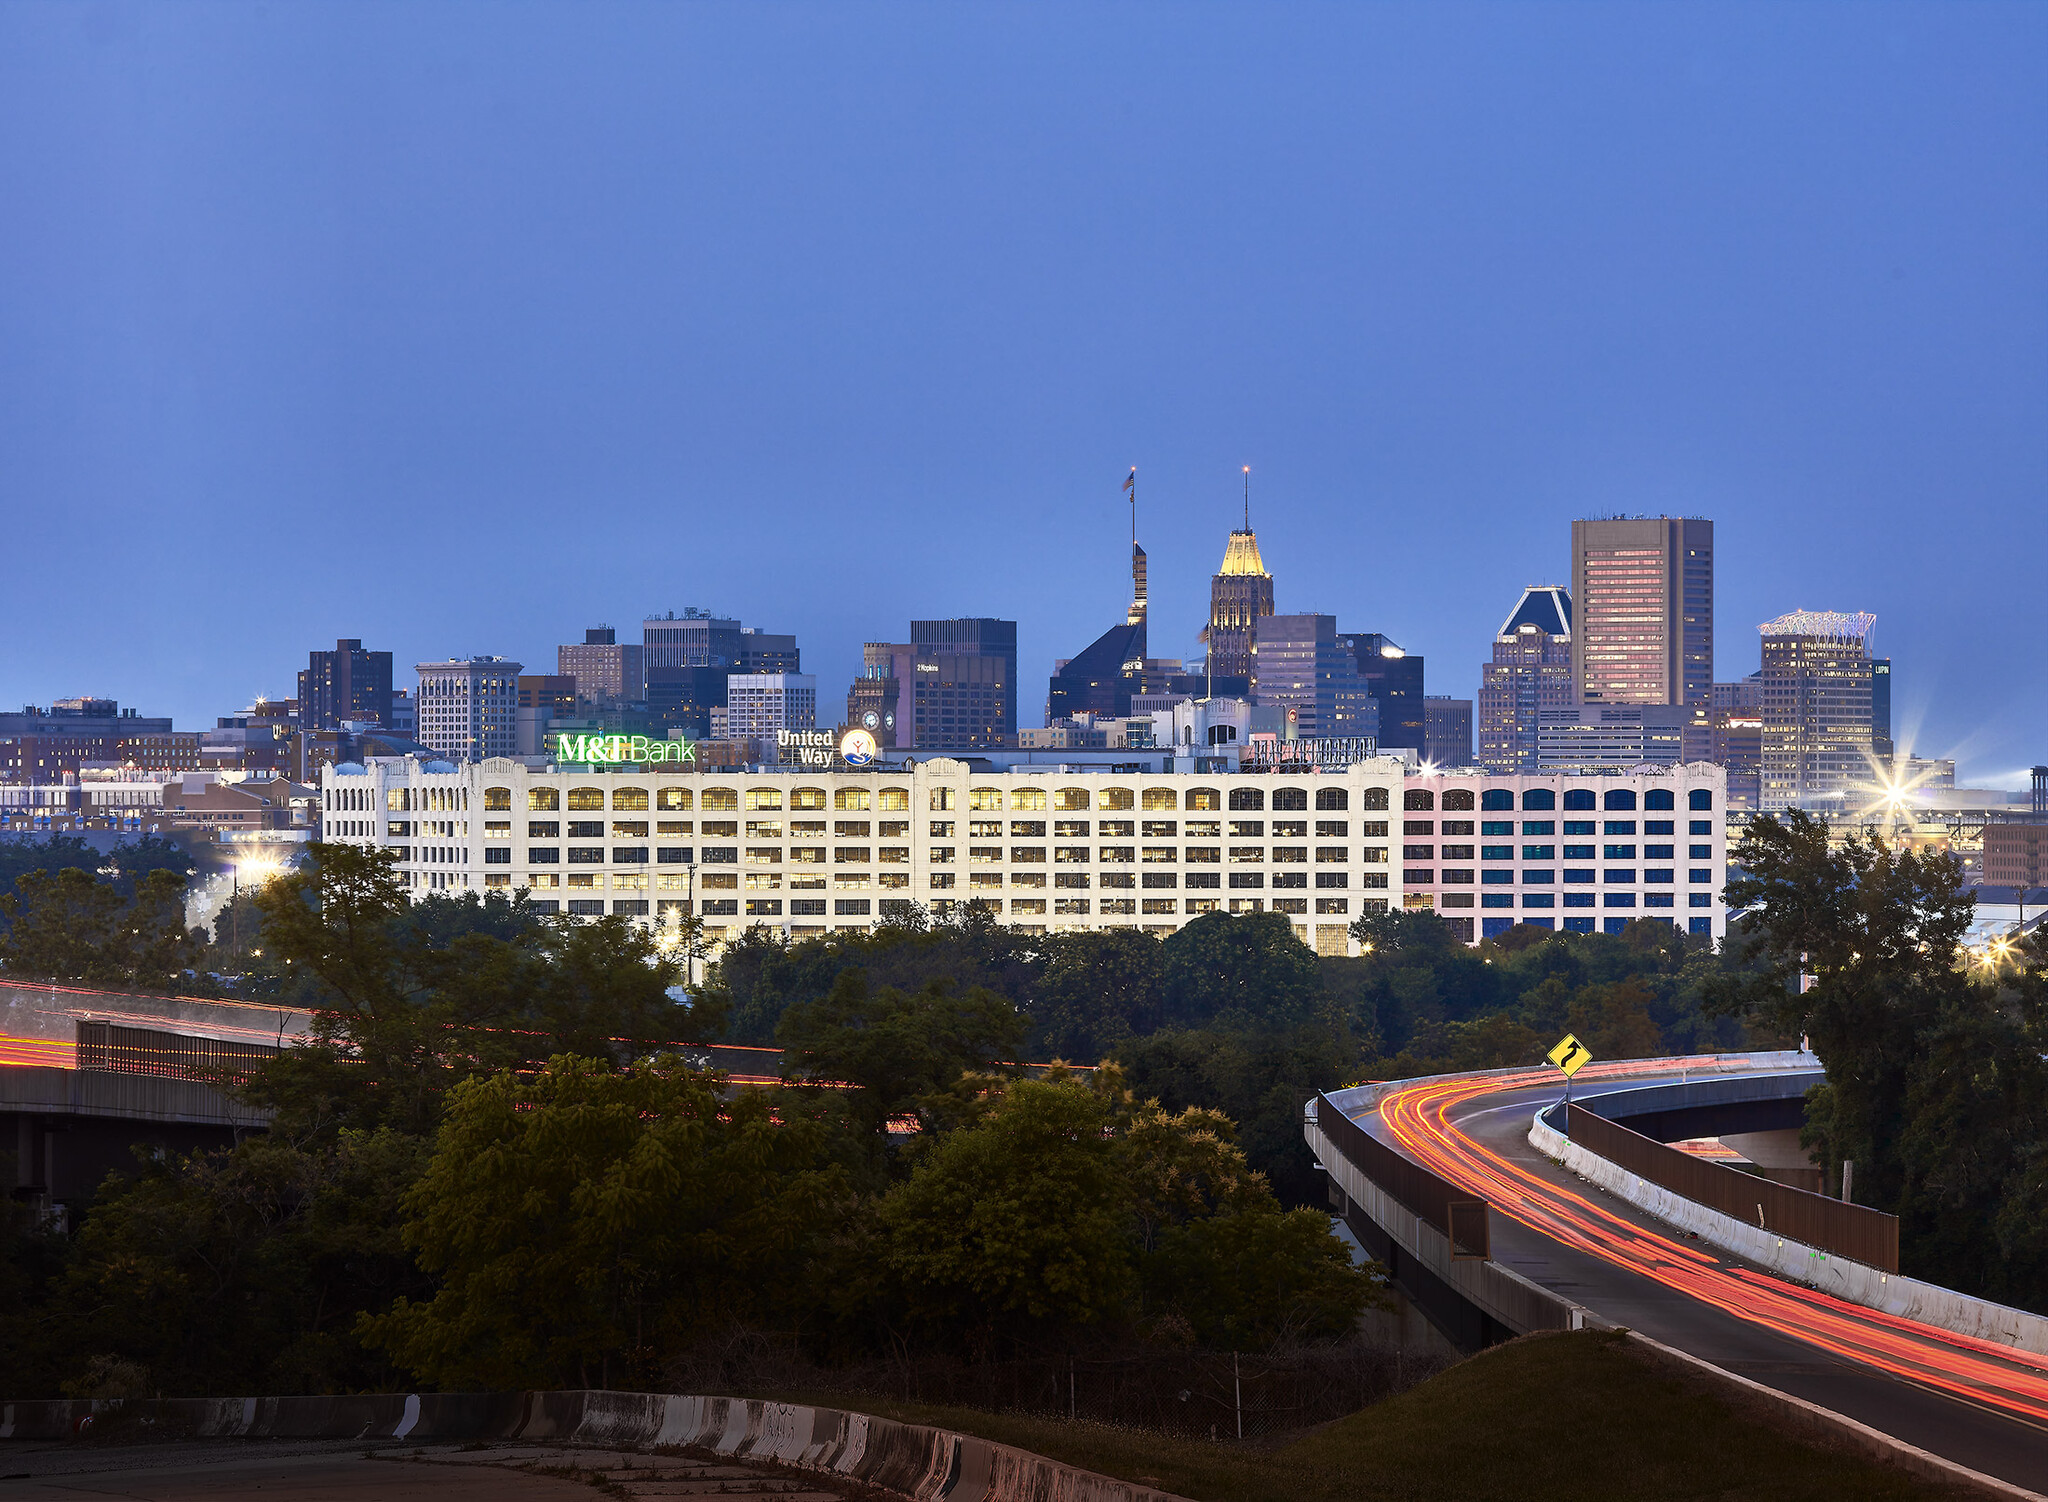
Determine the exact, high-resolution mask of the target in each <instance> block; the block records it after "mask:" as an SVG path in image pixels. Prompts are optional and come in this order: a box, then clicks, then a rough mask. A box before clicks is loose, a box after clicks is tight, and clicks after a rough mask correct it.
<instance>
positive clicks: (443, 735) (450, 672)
mask: <svg viewBox="0 0 2048 1502" xmlns="http://www.w3.org/2000/svg"><path fill="white" fill-rule="evenodd" d="M417 666H418V670H419V675H420V696H419V703H418V706H417V707H416V709H415V711H414V712H415V714H416V716H417V718H418V729H417V731H416V732H415V734H414V739H416V740H417V741H418V742H419V743H420V744H421V745H422V746H428V747H431V748H432V749H434V750H435V751H438V752H439V753H440V754H441V755H443V756H445V757H447V758H448V759H449V760H450V761H482V760H483V759H484V758H485V757H487V756H511V755H513V754H515V753H516V752H517V751H518V749H519V725H518V717H519V675H520V673H521V672H523V671H524V669H523V667H522V666H521V664H519V663H516V662H513V661H512V660H511V659H510V658H505V657H451V658H449V659H448V660H447V661H446V662H422V663H419V664H418V665H417Z"/></svg>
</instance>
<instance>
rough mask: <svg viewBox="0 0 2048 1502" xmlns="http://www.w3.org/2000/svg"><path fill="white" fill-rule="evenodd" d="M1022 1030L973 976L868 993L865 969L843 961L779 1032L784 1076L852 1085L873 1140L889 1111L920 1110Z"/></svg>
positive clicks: (1007, 1047) (1009, 1045)
mask: <svg viewBox="0 0 2048 1502" xmlns="http://www.w3.org/2000/svg"><path fill="white" fill-rule="evenodd" d="M1023 1031H1024V1029H1023V1023H1022V1021H1021V1020H1020V1019H1019V1018H1018V1016H1017V1013H1016V1011H1015V1010H1014V1009H1013V1008H1012V1007H1011V1006H1010V1004H1009V1003H1008V1002H1006V1001H1004V1000H1003V999H1002V998H1001V997H1000V996H997V995H996V994H995V993H994V992H992V991H989V990H986V989H984V988H982V987H980V986H975V987H972V988H970V989H968V990H967V991H965V992H956V991H955V990H954V988H953V987H952V985H951V984H949V983H948V982H945V981H939V980H935V981H932V982H931V983H929V984H928V985H926V986H925V987H924V989H923V990H921V991H918V992H916V993H914V994H911V995H905V994H904V993H903V992H901V991H898V990H896V989H895V988H894V987H884V988H883V989H882V990H880V991H877V992H872V993H871V992H870V991H869V989H868V976H867V972H866V971H865V970H843V971H841V972H840V974H839V978H838V979H837V980H836V981H835V982H834V983H833V986H832V990H831V993H830V994H829V995H827V996H826V997H824V998H823V999H822V1000H819V1001H813V1002H799V1003H797V1004H796V1005H794V1006H791V1007H789V1008H788V1009H787V1010H786V1011H784V1012H783V1014H782V1021H781V1024H780V1026H779V1027H778V1028H777V1030H776V1041H777V1042H778V1043H779V1044H781V1046H782V1049H783V1072H784V1074H785V1075H786V1076H787V1077H788V1078H791V1079H797V1080H803V1081H806V1082H809V1083H811V1084H814V1085H850V1086H852V1087H854V1090H855V1092H856V1094H855V1104H854V1109H853V1114H854V1116H855V1118H856V1120H858V1121H859V1123H860V1124H861V1127H862V1129H863V1130H864V1131H866V1132H867V1133H868V1134H869V1136H870V1138H871V1140H873V1141H874V1142H876V1143H878V1144H879V1142H880V1141H881V1140H882V1139H883V1137H884V1135H885V1134H886V1133H887V1131H888V1127H889V1122H890V1120H891V1119H892V1118H894V1117H900V1116H906V1115H914V1114H918V1113H920V1112H921V1111H922V1109H923V1102H924V1100H925V1098H926V1097H928V1096H931V1095H934V1094H936V1093H937V1092H939V1091H942V1090H944V1089H946V1088H947V1087H948V1086H950V1085H951V1084H953V1082H954V1081H956V1080H958V1079H959V1078H960V1077H961V1075H963V1074H966V1073H968V1072H970V1071H980V1070H986V1069H987V1068H989V1067H990V1066H991V1065H992V1064H994V1063H995V1062H996V1061H997V1060H998V1059H999V1058H1001V1057H1002V1055H1003V1054H1004V1053H1007V1052H1011V1051H1013V1050H1014V1049H1015V1048H1016V1046H1017V1044H1018V1043H1019V1042H1020V1041H1021V1040H1022V1038H1023ZM925 1124H926V1125H929V1124H930V1123H928V1122H927V1123H925Z"/></svg>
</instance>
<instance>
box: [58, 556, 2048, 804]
mask: <svg viewBox="0 0 2048 1502" xmlns="http://www.w3.org/2000/svg"><path fill="white" fill-rule="evenodd" d="M1598 520H1605V521H1617V520H1632V521H1639V522H1664V523H1673V524H1676V523H1682V522H1687V521H1690V522H1693V523H1699V522H1704V523H1705V524H1706V526H1707V535H1708V536H1709V538H1711V535H1712V525H1713V519H1712V518H1697V517H1696V518H1676V517H1661V516H1634V517H1628V518H1622V517H1612V516H1610V517H1605V518H1597V519H1595V518H1574V519H1573V520H1572V522H1571V523H1569V524H1568V526H1567V531H1566V535H1567V537H1568V538H1569V537H1572V536H1576V535H1577V534H1578V532H1579V530H1580V529H1581V528H1583V527H1584V526H1585V525H1586V524H1587V523H1588V522H1589V521H1598ZM1229 535H1230V537H1231V538H1232V539H1235V538H1237V537H1240V536H1242V535H1244V534H1243V533H1242V532H1241V531H1240V530H1239V529H1238V528H1235V527H1233V528H1232V529H1231V532H1230V534H1229ZM1141 542H1142V539H1141ZM1565 553H1566V557H1567V558H1568V559H1569V558H1570V557H1571V556H1572V549H1571V547H1570V546H1567V548H1566V549H1565ZM1140 555H1141V558H1143V557H1144V551H1143V549H1142V547H1141V549H1140ZM1145 561H1147V562H1149V559H1146V560H1145ZM1130 566H1131V564H1130V561H1129V560H1128V559H1126V567H1127V568H1129V567H1130ZM1156 572H1157V571H1156V570H1149V569H1148V570H1147V573H1148V575H1150V576H1151V577H1156ZM1567 572H1570V569H1569V566H1568V568H1567ZM1709 577H1710V581H1711V575H1710V576H1709ZM1150 588H1151V586H1149V585H1148V589H1150ZM1525 588H1526V589H1527V590H1529V591H1540V590H1543V589H1546V588H1547V589H1560V588H1565V589H1566V593H1567V594H1568V593H1569V590H1568V588H1566V587H1565V586H1558V585H1551V586H1540V585H1534V584H1531V585H1528V586H1525ZM1155 592H1156V591H1155ZM1167 592H1168V593H1169V594H1173V593H1186V591H1185V590H1176V589H1169V590H1168V591H1167ZM1124 594H1125V601H1126V606H1127V608H1128V606H1129V595H1130V587H1129V582H1128V580H1127V582H1126V588H1125V591H1124ZM685 609H687V610H688V611H690V612H693V613H694V616H695V617H696V618H699V619H705V620H718V619H722V618H723V617H725V616H728V615H729V616H730V617H731V618H732V619H733V620H739V619H742V618H746V617H748V616H749V615H750V612H749V611H748V610H747V609H746V608H745V607H744V605H741V606H738V607H734V606H732V605H731V604H730V602H721V604H720V605H719V606H717V607H715V608H707V607H703V606H700V605H698V604H696V603H694V602H689V603H686V604H685V605H684V606H681V607H667V608H664V610H663V611H662V612H661V613H660V614H656V613H654V612H652V611H648V612H645V613H644V620H643V625H644V626H650V627H651V626H656V625H659V624H663V623H665V622H667V621H671V620H681V619H688V618H690V617H686V616H685V615H684V614H683V611H684V610H685ZM1147 613H1148V618H1149V615H1150V612H1149V606H1148V610H1147ZM1278 613H1279V614H1282V615H1287V614H1299V613H1301V612H1289V611H1286V610H1281V611H1279V612H1278ZM1781 613H1782V612H1781ZM597 614H598V615H599V616H603V617H605V618H606V619H611V618H614V617H616V618H618V619H626V620H631V619H633V618H634V617H633V612H631V611H627V612H625V613H624V614H620V613H619V612H616V611H613V612H611V614H610V615H607V614H606V612H605V611H603V610H600V611H598V612H597ZM1207 617H1208V607H1207V606H1206V604H1205V609H1204V619H1203V625H1206V624H1207ZM1018 624H1019V630H1020V632H1021V631H1022V630H1023V623H1022V622H1019V623H1018ZM1760 624H1767V623H1760ZM748 629H749V630H754V631H760V630H764V629H767V628H766V627H764V626H758V625H757V626H753V627H749V628H748ZM1074 629H1076V630H1079V629H1082V628H1079V627H1076V628H1074ZM1718 629H1719V623H1718V622H1715V623H1714V627H1713V633H1714V636H1715V637H1717V636H1718ZM1873 629H1874V628H1873ZM625 630H626V632H627V634H628V636H629V637H630V634H631V633H632V631H633V630H634V628H632V627H630V626H629V627H627V628H625ZM566 632H567V628H562V629H561V630H559V631H557V632H556V633H555V634H557V635H562V634H566ZM619 632H620V628H617V627H610V626H604V627H599V628H585V629H584V632H583V634H584V637H585V644H584V645H578V644H565V645H560V646H558V647H557V648H555V649H554V650H555V652H556V654H557V655H558V656H561V654H565V653H571V652H576V651H587V650H592V649H591V648H589V647H588V645H587V643H589V642H593V641H613V640H616V639H617V637H618V635H619ZM543 634H546V633H545V631H544V632H543ZM1200 634H1201V627H1200V626H1198V627H1197V628H1196V631H1195V633H1194V635H1195V637H1196V641H1195V644H1194V645H1193V647H1192V648H1191V649H1190V656H1189V658H1188V663H1189V670H1190V672H1193V671H1195V669H1196V667H1197V665H1198V663H1199V658H1198V656H1196V655H1195V654H1199V653H1200V652H1201V650H1202V646H1201V643H1200V640H1199V638H1200ZM1351 634H1353V635H1355V634H1356V633H1355V632H1353V633H1351ZM1745 634H1747V633H1745ZM796 636H797V634H796V633H788V634H785V635H782V636H776V637H773V638H772V639H773V640H775V641H778V642H785V641H789V640H791V639H792V638H794V637H796ZM1873 639H1874V638H1873ZM1492 640H1493V637H1492V636H1491V635H1490V634H1489V635H1488V636H1487V642H1488V644H1489V646H1490V644H1491V642H1492ZM355 644H356V645H358V646H360V644H361V642H360V639H356V643H355ZM618 645H619V647H620V648H623V649H624V650H625V651H627V652H628V653H635V654H637V653H638V652H639V651H641V650H642V647H641V644H640V643H633V642H630V641H624V642H619V643H618ZM1084 645H1085V643H1084ZM370 650H371V651H372V652H375V651H376V646H375V644H374V643H373V644H372V645H371V648H370ZM803 650H805V651H807V652H810V653H812V654H814V656H818V657H825V658H828V659H829V658H830V657H832V656H833V655H834V648H833V644H815V645H812V646H808V647H805V648H804V649H803ZM1075 650H1076V651H1078V650H1079V648H1078V647H1077V648H1075ZM299 655H301V656H303V655H304V654H303V653H302V654H299ZM329 655H331V654H329ZM380 655H382V656H385V657H387V658H394V660H396V661H399V662H405V663H408V664H409V663H411V662H412V661H413V659H412V658H409V657H408V656H407V654H406V652H404V651H400V652H397V653H395V654H394V653H392V652H389V651H386V652H383V653H382V654H380ZM515 655H516V654H512V653H499V652H492V651H489V650H484V649H478V650H474V651H472V650H467V649H465V650H461V651H456V652H450V653H447V654H444V656H445V660H450V661H464V660H467V659H470V658H472V657H476V658H491V657H505V658H508V659H510V658H513V657H515ZM1410 655H1427V654H1421V653H1414V652H1411V654H1410ZM1758 657H1759V664H1758V667H1759V668H1760V667H1761V651H1760V650H1759V652H1758ZM441 660H444V659H443V658H441V657H421V658H419V659H418V661H419V665H420V666H422V667H424V666H425V665H427V663H428V662H430V661H434V662H438V661H441ZM564 660H566V658H564ZM1019 660H1020V663H1021V666H1020V669H1019V671H1018V673H1017V675H1016V676H1019V677H1023V678H1026V679H1029V678H1031V677H1032V675H1033V669H1032V666H1031V664H1029V663H1028V662H1024V661H1023V660H1022V658H1021V654H1020V659H1019ZM1054 660H1055V661H1056V660H1058V659H1057V658H1055V659H1054ZM1466 666H1467V665H1465V664H1461V663H1456V662H1451V661H1441V662H1440V664H1439V666H1438V668H1437V669H1436V675H1433V676H1432V678H1431V680H1430V684H1429V687H1430V689H1431V690H1432V691H1433V692H1435V693H1438V694H1440V695H1441V694H1446V693H1447V694H1448V696H1449V697H1453V698H1458V699H1466V700H1472V701H1474V702H1475V703H1476V702H1477V699H1478V697H1479V695H1480V692H1481V690H1482V687H1483V686H1482V684H1481V682H1480V679H1481V675H1482V671H1483V669H1482V666H1480V665H1473V666H1472V670H1471V676H1472V679H1473V682H1472V683H1471V684H1466V683H1464V682H1463V678H1462V675H1463V674H1464V672H1465V670H1466ZM1046 667H1047V669H1048V670H1049V669H1050V663H1048V664H1046ZM1887 667H1889V663H1887ZM1757 670H1758V669H1757V668H1751V669H1748V670H1746V671H1744V672H1734V671H1731V670H1727V669H1724V668H1719V667H1717V668H1716V669H1715V670H1714V673H1713V681H1718V682H1724V683H1728V682H1734V681H1736V680H1737V679H1740V678H1744V677H1748V676H1749V675H1750V673H1753V672H1755V671H1757ZM303 673H304V670H303V669H297V670H293V672H292V673H290V674H288V675H287V676H290V677H293V678H294V679H295V680H297V679H301V678H303ZM1437 675H1441V676H1437ZM811 676H813V677H817V678H819V681H820V683H821V685H824V686H822V687H821V689H820V694H821V700H820V702H821V705H823V706H824V707H825V708H826V709H830V708H832V707H834V706H836V704H837V699H838V695H837V693H836V692H834V690H833V689H832V688H831V687H830V686H829V683H828V682H827V680H825V679H824V678H823V677H821V676H820V675H817V674H812V675H811ZM853 676H854V677H855V678H858V677H860V676H861V669H860V668H856V669H855V671H854V675H853ZM850 681H852V680H851V679H849V682H850ZM392 684H393V687H396V688H405V687H413V685H411V684H408V683H406V682H404V681H403V680H402V678H400V677H394V678H393V679H392ZM288 686H289V685H288ZM1012 687H1013V691H1014V685H1013V686H1012ZM413 691H414V692H415V693H417V688H416V687H414V688H413ZM96 696H97V697H104V698H118V696H117V695H112V694H102V695H96ZM51 697H52V698H64V697H67V696H66V695H53V696H51ZM259 697H268V698H269V699H270V700H272V701H276V700H279V699H287V698H290V697H291V695H290V694H289V693H287V692H282V691H273V690H270V689H259V690H256V691H254V692H253V693H252V694H250V695H247V696H245V697H244V699H243V700H241V701H238V702H236V703H234V704H232V705H230V704H228V703H226V702H225V701H223V702H222V703H221V704H219V705H218V706H217V707H215V708H212V709H210V710H206V711H203V712H201V713H199V714H197V715H193V716H191V717H189V718H188V717H186V716H182V715H172V716H170V718H172V719H173V720H174V721H175V722H176V723H177V724H178V725H179V728H181V729H202V728H209V727H210V723H211V721H212V720H214V719H216V718H219V717H220V716H223V715H231V714H233V713H235V712H237V711H238V710H240V709H243V708H245V707H246V706H247V705H248V704H253V703H255V702H257V700H258V698H259ZM23 702H24V704H31V703H35V702H38V701H35V700H24V701H23ZM40 702H42V703H45V704H47V703H49V702H51V700H50V699H44V700H42V701H40ZM120 702H122V703H123V704H124V705H128V704H129V703H130V701H127V700H121V701H120ZM620 702H621V703H623V702H624V701H623V700H622V701H620ZM132 707H134V708H136V709H138V710H139V711H140V712H142V713H145V714H151V715H159V714H161V713H162V712H161V711H159V710H158V709H156V708H155V707H153V706H152V705H151V704H149V703H148V702H136V703H135V704H134V705H133V706H132ZM1042 709H1043V706H1042V705H1039V706H1037V707H1036V708H1034V707H1033V706H1032V704H1031V702H1030V695H1029V694H1028V693H1027V694H1026V695H1025V700H1024V703H1023V705H1022V707H1021V708H1020V709H1019V711H1018V728H1029V727H1030V725H1031V722H1032V721H1034V720H1037V721H1043V720H1044V718H1045V717H1044V714H1043V713H1042ZM821 712H822V711H821ZM837 718H838V716H836V715H835V714H832V713H824V719H823V720H821V722H820V723H825V722H826V721H833V720H836V719H837ZM1893 725H1894V728H1895V730H1896V729H1898V722H1897V720H1896V719H1894V721H1893ZM1911 739H1912V729H1911V727H1910V726H1909V727H1908V728H1907V729H1906V730H1905V731H1904V732H1903V733H1902V740H1901V744H1900V745H1899V747H1898V752H1899V754H1900V755H1901V756H1904V755H1905V754H1907V752H1908V751H1909V750H1910V751H1911V752H1912V753H1913V754H1915V755H1919V756H1943V755H1947V756H1949V757H1950V758H1951V759H1955V760H1957V761H1958V765H1959V767H1961V766H1963V765H1966V764H1967V763H1966V762H1965V761H1964V759H1963V758H1959V757H1956V756H1955V755H1954V753H1944V752H1943V751H1941V750H1940V749H1938V748H1930V747H1929V745H1928V744H1926V743H1925V742H1924V741H1916V742H1914V743H1913V744H1911V745H1910V746H1909V745H1907V744H1905V741H1907V740H1911ZM2027 778H2028V768H2026V767H2019V768H2015V769H2012V770H2011V771H2010V772H2009V773H2002V774H2000V775H1997V776H1992V777H1983V776H1966V777H1965V779H1964V780H1965V781H1967V782H1969V783H1970V784H1971V785H1975V786H1986V787H1990V786H2008V785H2009V786H2011V787H2023V786H2025V785H2026V782H2027Z"/></svg>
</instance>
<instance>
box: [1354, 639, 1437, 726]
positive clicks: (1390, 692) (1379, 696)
mask: <svg viewBox="0 0 2048 1502" xmlns="http://www.w3.org/2000/svg"><path fill="white" fill-rule="evenodd" d="M1339 640H1340V641H1341V642H1343V643H1344V645H1345V646H1347V647H1348V648H1349V649H1350V652H1351V656H1352V660H1353V661H1354V662H1355V663H1356V664H1357V665H1358V676H1359V678H1360V679H1361V680H1362V681H1363V682H1364V684H1365V691H1366V692H1367V693H1369V694H1371V695H1372V697H1373V702H1374V703H1376V704H1378V705H1379V724H1380V728H1379V743H1380V744H1381V745H1382V746H1384V747H1387V748H1388V749H1390V750H1393V749H1399V748H1403V747H1405V748H1407V749H1409V750H1412V751H1416V752H1420V751H1421V750H1422V749H1423V746H1424V744H1425V743H1426V742H1427V740H1428V722H1427V719H1426V717H1425V715H1424V713H1423V708H1422V701H1423V697H1424V694H1423V686H1422V668H1423V661H1422V654H1421V653H1419V652H1409V651H1406V650H1404V649H1403V648H1402V647H1401V646H1400V645H1399V643H1397V642H1395V641H1393V640H1392V639H1391V638H1390V637H1388V636H1386V635H1384V634H1382V633H1381V632H1378V631H1360V632H1355V633H1348V634H1346V635H1344V636H1342V637H1340V638H1339Z"/></svg>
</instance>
